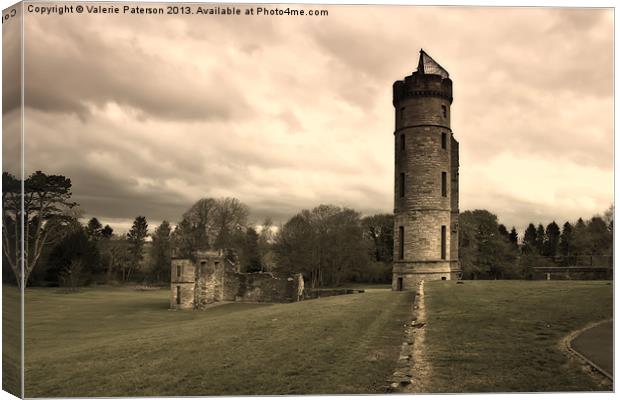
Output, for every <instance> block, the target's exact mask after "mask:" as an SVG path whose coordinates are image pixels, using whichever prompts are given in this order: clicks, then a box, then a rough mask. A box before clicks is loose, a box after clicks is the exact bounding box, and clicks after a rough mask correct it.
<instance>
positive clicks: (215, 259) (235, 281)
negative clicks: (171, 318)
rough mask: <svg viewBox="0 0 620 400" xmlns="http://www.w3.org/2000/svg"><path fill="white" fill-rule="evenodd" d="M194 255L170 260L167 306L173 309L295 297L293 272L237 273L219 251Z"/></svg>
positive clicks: (297, 278) (276, 301)
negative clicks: (168, 301) (212, 253)
mask: <svg viewBox="0 0 620 400" xmlns="http://www.w3.org/2000/svg"><path fill="white" fill-rule="evenodd" d="M196 258H197V260H196V262H192V261H190V260H188V259H175V260H173V262H172V271H171V277H172V279H171V298H170V307H171V308H173V309H188V308H189V309H191V308H195V309H204V308H207V307H208V306H210V305H213V304H216V303H219V302H233V301H240V302H268V303H282V302H290V301H295V300H296V299H297V289H298V285H299V276H297V275H296V276H293V277H280V276H276V275H272V274H271V273H240V272H239V271H238V270H237V268H236V267H235V266H234V265H233V264H231V263H230V261H228V260H227V259H226V258H224V257H223V256H221V255H205V254H203V255H202V256H198V257H196ZM179 267H181V269H179ZM179 295H180V297H179ZM178 298H180V299H181V300H180V303H179V302H178V301H177V299H178Z"/></svg>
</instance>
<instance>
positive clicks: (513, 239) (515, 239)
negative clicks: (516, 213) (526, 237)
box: [508, 226, 519, 248]
mask: <svg viewBox="0 0 620 400" xmlns="http://www.w3.org/2000/svg"><path fill="white" fill-rule="evenodd" d="M508 241H509V242H510V243H512V245H513V246H514V247H515V248H518V247H519V234H518V233H517V230H516V229H515V227H514V226H513V227H512V229H511V230H510V234H509V235H508Z"/></svg>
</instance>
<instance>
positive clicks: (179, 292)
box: [177, 286, 181, 304]
mask: <svg viewBox="0 0 620 400" xmlns="http://www.w3.org/2000/svg"><path fill="white" fill-rule="evenodd" d="M177 304H181V286H177Z"/></svg>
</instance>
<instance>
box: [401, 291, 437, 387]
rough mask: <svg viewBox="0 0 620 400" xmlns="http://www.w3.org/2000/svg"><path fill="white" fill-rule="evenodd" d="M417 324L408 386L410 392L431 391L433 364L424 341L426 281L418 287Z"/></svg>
mask: <svg viewBox="0 0 620 400" xmlns="http://www.w3.org/2000/svg"><path fill="white" fill-rule="evenodd" d="M417 300H418V301H417V305H418V309H417V310H416V311H417V320H416V323H417V326H418V329H416V330H415V341H414V342H413V349H412V363H413V366H412V367H411V375H412V377H413V378H412V382H411V385H410V386H409V387H408V388H407V390H406V391H407V392H409V393H429V390H428V386H427V384H428V382H429V379H430V376H431V364H430V360H428V358H427V355H426V352H425V351H424V350H425V344H424V341H425V339H426V329H425V325H426V307H425V305H424V281H422V282H421V283H420V286H419V287H418V298H417Z"/></svg>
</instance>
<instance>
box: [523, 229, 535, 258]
mask: <svg viewBox="0 0 620 400" xmlns="http://www.w3.org/2000/svg"><path fill="white" fill-rule="evenodd" d="M535 251H536V227H535V226H534V224H529V225H528V226H527V229H526V230H525V234H524V235H523V252H524V253H534V252H535Z"/></svg>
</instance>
